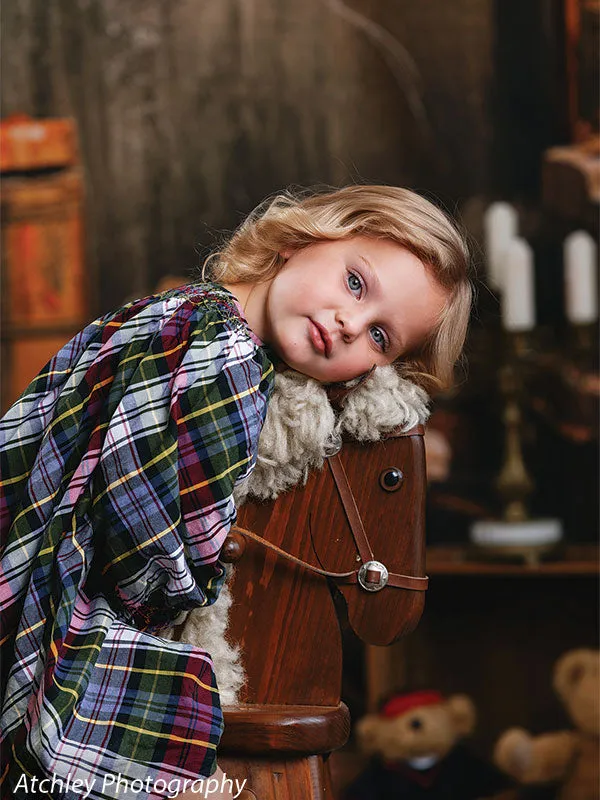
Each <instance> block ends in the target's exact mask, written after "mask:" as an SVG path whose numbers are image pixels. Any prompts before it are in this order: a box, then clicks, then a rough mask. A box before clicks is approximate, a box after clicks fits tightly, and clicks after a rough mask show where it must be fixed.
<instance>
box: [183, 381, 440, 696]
mask: <svg viewBox="0 0 600 800" xmlns="http://www.w3.org/2000/svg"><path fill="white" fill-rule="evenodd" d="M427 415H428V410H427V396H426V395H425V393H424V392H423V391H422V390H420V389H419V388H418V387H416V386H415V385H414V384H412V383H410V382H408V381H405V380H403V379H402V378H400V377H399V376H398V374H397V373H396V371H395V370H394V369H393V368H391V367H384V368H378V369H376V370H375V372H374V373H373V374H372V375H371V376H369V378H368V380H367V381H365V382H364V383H363V384H362V385H360V386H358V387H356V388H355V389H354V390H353V391H351V392H350V393H349V394H347V395H346V396H345V397H344V399H343V400H342V401H341V406H340V408H339V409H337V410H334V408H333V406H332V404H331V403H330V400H329V397H328V395H327V392H326V391H325V389H324V388H323V387H322V386H321V385H320V384H318V383H317V382H316V381H313V380H311V379H310V378H307V377H306V376H303V375H299V374H297V373H292V372H288V373H283V374H280V375H278V376H277V381H276V389H275V393H274V396H273V398H272V399H271V401H270V404H269V410H268V413H267V419H266V422H265V426H264V428H263V431H262V433H261V438H260V442H259V452H258V458H257V463H256V466H255V469H254V471H253V472H252V473H251V475H250V477H249V479H248V480H247V481H246V482H245V483H244V484H243V485H241V486H239V487H238V489H237V491H236V501H237V504H238V507H239V513H238V524H237V526H236V528H234V529H233V530H232V531H231V533H230V535H229V537H228V539H227V541H226V544H225V547H224V548H223V551H222V554H221V558H222V560H224V561H229V562H232V563H234V564H235V565H236V568H235V570H234V574H233V578H232V580H230V585H231V592H232V594H233V598H234V605H233V607H232V610H231V612H230V616H229V626H228V636H229V638H230V639H231V640H233V641H234V642H236V643H237V644H238V645H239V647H240V648H241V651H242V660H243V663H244V669H245V671H246V675H247V679H248V682H247V686H246V693H245V699H246V700H247V701H248V702H252V703H271V704H272V703H277V702H285V703H290V702H297V703H302V704H304V703H315V704H321V705H323V704H327V703H328V702H331V703H337V702H338V700H339V682H340V673H341V647H340V646H333V643H334V642H337V641H338V640H339V638H340V622H342V624H343V623H344V622H345V621H346V619H347V622H348V623H349V625H350V626H351V627H352V629H353V630H354V631H355V633H356V634H357V635H358V636H359V637H360V638H361V639H362V640H364V641H365V642H368V643H371V644H378V645H384V644H389V643H391V642H393V641H394V640H395V639H397V638H399V637H400V636H402V635H404V634H406V633H408V632H409V631H410V630H412V629H413V628H414V627H415V625H416V624H417V622H418V620H419V618H420V615H421V612H422V609H423V604H424V591H423V590H424V589H425V588H426V585H427V579H426V578H425V576H424V566H425V564H424V561H425V553H424V502H425V488H426V480H425V457H424V445H423V436H422V433H423V431H422V428H421V425H422V423H424V422H425V420H426V419H427ZM332 595H333V596H334V602H332ZM340 596H341V597H343V599H344V601H345V603H344V604H341V603H339V602H336V601H337V600H338V599H339V597H340ZM226 597H227V602H229V596H228V595H226ZM220 602H221V599H219V601H218V603H216V604H215V606H217V605H219V603H220ZM344 609H345V610H344ZM190 616H192V615H190ZM344 618H345V619H344ZM188 637H189V632H188V633H187V634H186V632H185V630H184V632H183V634H182V636H181V638H182V639H186V638H188ZM188 640H189V638H188ZM194 643H195V644H199V642H198V641H194ZM209 649H210V650H211V652H212V650H213V648H209ZM267 652H268V653H270V654H272V655H273V658H269V659H266V658H265V654H266V653H267ZM315 671H317V673H318V674H319V679H318V680H313V681H307V680H306V678H307V676H310V675H311V673H314V672H315ZM218 674H219V673H218V670H217V675H218ZM309 684H310V685H309Z"/></svg>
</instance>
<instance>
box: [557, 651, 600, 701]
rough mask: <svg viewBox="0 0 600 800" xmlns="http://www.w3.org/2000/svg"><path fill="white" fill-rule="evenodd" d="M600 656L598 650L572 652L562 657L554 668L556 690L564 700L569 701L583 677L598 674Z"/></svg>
mask: <svg viewBox="0 0 600 800" xmlns="http://www.w3.org/2000/svg"><path fill="white" fill-rule="evenodd" d="M599 661H600V654H599V653H598V651H597V650H585V649H583V648H582V649H580V650H570V651H569V652H568V653H565V654H564V655H563V656H561V657H560V658H559V659H558V661H557V662H556V666H555V667H554V689H555V691H556V693H557V694H558V695H559V696H560V697H561V698H562V699H563V700H565V699H567V698H568V697H569V695H570V693H571V691H572V689H573V687H574V686H576V685H577V684H578V683H579V681H580V680H581V679H582V678H583V676H584V675H585V674H586V673H587V672H590V673H594V672H595V673H596V674H597V673H598V664H599Z"/></svg>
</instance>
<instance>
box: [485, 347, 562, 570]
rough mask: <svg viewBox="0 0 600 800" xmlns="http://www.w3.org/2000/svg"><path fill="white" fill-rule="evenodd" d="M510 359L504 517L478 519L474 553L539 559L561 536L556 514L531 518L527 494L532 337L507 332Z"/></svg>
mask: <svg viewBox="0 0 600 800" xmlns="http://www.w3.org/2000/svg"><path fill="white" fill-rule="evenodd" d="M506 343H507V347H506V354H507V355H506V359H505V363H504V364H503V366H502V367H501V369H500V372H499V383H500V392H501V396H502V404H503V413H502V419H503V422H504V455H503V462H502V467H501V469H500V473H499V474H498V477H497V479H496V482H495V486H496V489H497V491H498V493H499V494H500V496H501V497H502V500H503V514H502V519H500V520H479V521H477V522H475V523H474V524H473V525H472V527H471V541H472V542H473V544H474V546H475V549H474V554H475V555H476V557H482V558H485V559H492V560H514V559H517V560H521V561H525V562H526V563H528V564H532V565H535V564H537V563H539V560H540V559H541V558H542V557H544V556H546V555H548V554H550V553H551V552H552V551H553V550H554V549H555V547H556V544H557V543H558V542H559V541H560V539H561V537H562V526H561V524H560V521H559V520H556V519H531V518H530V517H529V514H528V511H527V505H526V499H527V498H528V497H529V495H530V494H531V493H532V492H533V489H534V482H533V479H532V478H531V476H530V474H529V472H528V471H527V467H526V465H525V459H524V458H523V447H522V442H521V437H522V430H523V417H522V412H521V408H522V392H523V384H522V376H523V370H524V368H525V367H524V365H525V363H526V360H527V353H528V349H529V348H528V340H527V337H526V335H525V334H523V333H512V334H508V335H507V337H506Z"/></svg>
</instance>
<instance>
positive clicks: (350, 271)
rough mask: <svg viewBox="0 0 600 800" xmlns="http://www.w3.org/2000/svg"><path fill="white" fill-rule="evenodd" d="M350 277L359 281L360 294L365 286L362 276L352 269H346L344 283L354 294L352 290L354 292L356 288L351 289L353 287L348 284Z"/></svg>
mask: <svg viewBox="0 0 600 800" xmlns="http://www.w3.org/2000/svg"><path fill="white" fill-rule="evenodd" d="M352 278H356V280H357V281H358V282H359V283H360V292H361V294H362V293H363V292H364V290H365V288H366V287H365V282H364V280H363V277H362V275H361V274H360V273H359V272H355V271H354V270H348V277H347V278H346V283H347V284H348V288H349V289H350V291H351V292H352V294H354V292H355V291H356V290H353V289H352V288H351V286H350V280H351V279H352Z"/></svg>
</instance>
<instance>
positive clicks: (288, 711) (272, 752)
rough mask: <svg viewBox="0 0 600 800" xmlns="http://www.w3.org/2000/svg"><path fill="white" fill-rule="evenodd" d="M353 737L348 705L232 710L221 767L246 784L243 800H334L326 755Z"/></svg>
mask: <svg viewBox="0 0 600 800" xmlns="http://www.w3.org/2000/svg"><path fill="white" fill-rule="evenodd" d="M349 732H350V714H349V712H348V709H347V708H346V706H345V705H344V704H343V703H340V705H339V706H332V707H326V706H271V705H270V706H239V707H236V708H235V709H227V710H226V711H225V732H224V734H223V738H222V739H221V744H220V746H219V766H220V767H221V769H222V770H223V771H224V772H225V773H226V775H227V777H228V778H232V779H236V778H237V780H238V781H240V782H241V781H243V780H246V784H245V788H244V791H243V792H242V794H241V795H240V797H239V798H238V800H254V798H257V799H258V800H300V798H302V800H329V798H333V791H332V787H331V779H330V775H329V766H328V764H327V761H326V755H327V754H328V753H330V752H331V751H332V750H336V749H337V748H338V747H341V746H342V745H343V744H345V742H346V740H347V738H348V735H349Z"/></svg>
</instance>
